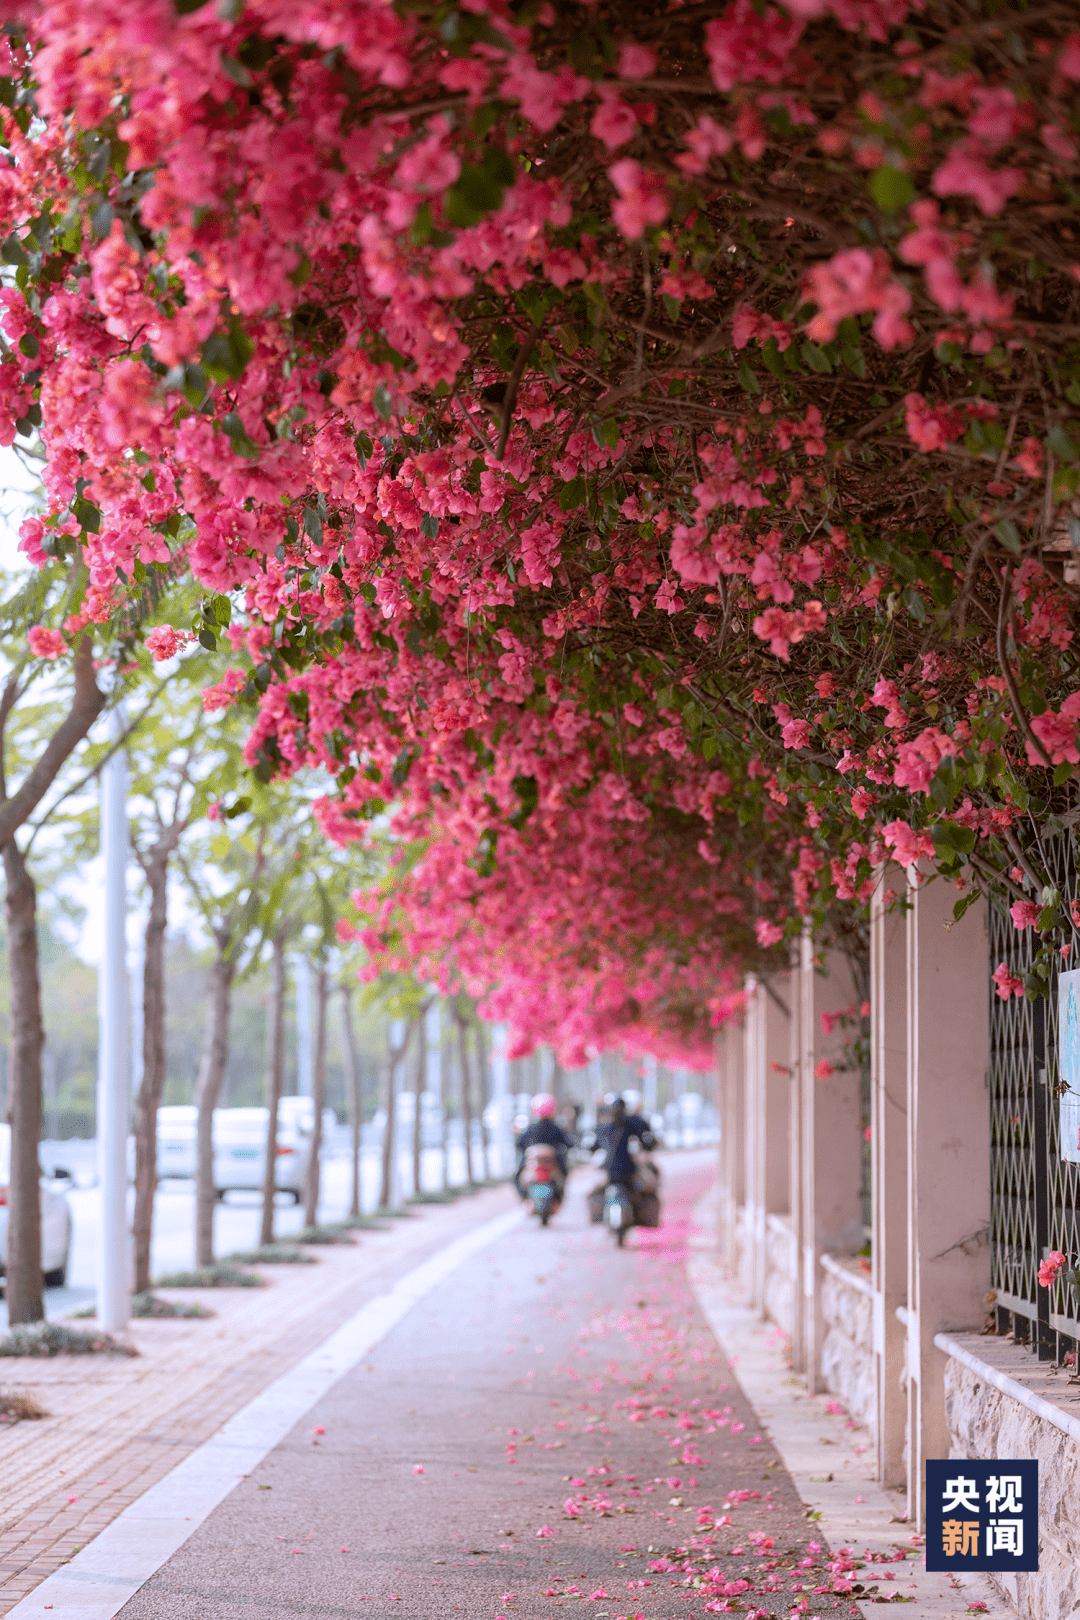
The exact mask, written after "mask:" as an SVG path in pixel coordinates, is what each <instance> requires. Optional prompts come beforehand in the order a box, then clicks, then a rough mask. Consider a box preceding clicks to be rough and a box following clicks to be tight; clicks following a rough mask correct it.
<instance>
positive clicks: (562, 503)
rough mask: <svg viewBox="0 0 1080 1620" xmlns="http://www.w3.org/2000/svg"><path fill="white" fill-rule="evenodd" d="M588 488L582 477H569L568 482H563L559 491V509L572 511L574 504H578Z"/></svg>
mask: <svg viewBox="0 0 1080 1620" xmlns="http://www.w3.org/2000/svg"><path fill="white" fill-rule="evenodd" d="M588 488H589V486H588V484H587V483H586V482H585V479H584V478H571V480H570V482H569V483H568V484H564V485H563V487H562V489H560V491H559V510H560V511H561V512H572V511H573V510H574V508H575V507H576V506H580V505H581V503H582V501H583V500H584V499H585V496H586V494H587V493H588Z"/></svg>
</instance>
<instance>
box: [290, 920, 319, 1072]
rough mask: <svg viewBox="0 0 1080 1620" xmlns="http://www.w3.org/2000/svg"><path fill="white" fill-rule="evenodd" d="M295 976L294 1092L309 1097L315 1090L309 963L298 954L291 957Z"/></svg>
mask: <svg viewBox="0 0 1080 1620" xmlns="http://www.w3.org/2000/svg"><path fill="white" fill-rule="evenodd" d="M293 971H294V972H295V974H296V1090H297V1094H298V1095H299V1096H301V1097H310V1096H312V1094H313V1093H314V1090H315V1081H314V1065H313V1062H312V1054H311V963H310V962H309V961H308V959H307V957H306V956H303V955H302V954H300V953H299V952H297V954H296V955H295V956H294V957H293Z"/></svg>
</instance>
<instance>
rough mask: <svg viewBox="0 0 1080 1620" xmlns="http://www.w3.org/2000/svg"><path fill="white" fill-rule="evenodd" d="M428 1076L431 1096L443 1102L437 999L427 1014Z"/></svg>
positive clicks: (440, 1036)
mask: <svg viewBox="0 0 1080 1620" xmlns="http://www.w3.org/2000/svg"><path fill="white" fill-rule="evenodd" d="M426 1024H427V1027H426V1030H425V1034H426V1035H427V1075H426V1078H425V1084H426V1085H427V1088H428V1090H429V1091H430V1092H431V1095H432V1096H433V1097H434V1098H436V1099H437V1101H438V1102H439V1103H440V1104H441V1102H442V1035H441V1034H440V1031H439V1000H438V997H436V998H435V999H434V1000H433V1001H432V1003H431V1006H430V1007H429V1008H428V1010H427V1014H426Z"/></svg>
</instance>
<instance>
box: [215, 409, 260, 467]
mask: <svg viewBox="0 0 1080 1620" xmlns="http://www.w3.org/2000/svg"><path fill="white" fill-rule="evenodd" d="M221 425H222V427H223V428H224V429H225V432H226V433H227V434H228V436H229V443H230V444H231V445H232V447H233V449H234V450H235V451H236V453H237V455H240V456H246V457H247V458H248V460H249V461H254V460H255V458H256V457H257V456H258V454H259V446H258V445H257V444H256V443H255V440H254V439H252V438H249V437H248V432H247V429H246V428H245V426H244V424H243V422H242V420H241V418H240V417H239V415H238V414H237V412H236V411H227V412H226V413H225V415H224V416H223V417H222V418H221Z"/></svg>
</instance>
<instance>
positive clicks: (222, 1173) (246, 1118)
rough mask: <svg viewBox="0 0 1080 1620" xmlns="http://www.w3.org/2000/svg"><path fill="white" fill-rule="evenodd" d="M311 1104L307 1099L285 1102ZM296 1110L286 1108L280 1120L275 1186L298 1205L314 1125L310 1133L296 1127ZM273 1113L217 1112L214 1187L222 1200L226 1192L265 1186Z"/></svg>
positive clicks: (256, 1110)
mask: <svg viewBox="0 0 1080 1620" xmlns="http://www.w3.org/2000/svg"><path fill="white" fill-rule="evenodd" d="M285 1100H286V1101H288V1102H290V1103H295V1102H297V1101H300V1102H304V1101H307V1103H308V1110H309V1112H310V1109H311V1103H310V1101H309V1100H308V1099H305V1098H288V1099H285ZM295 1116H296V1110H295V1109H290V1108H286V1109H285V1110H284V1112H282V1113H280V1114H279V1116H278V1132H277V1170H276V1173H275V1176H274V1185H275V1187H276V1188H277V1190H278V1191H279V1192H287V1193H292V1196H293V1202H294V1203H296V1204H298V1203H299V1202H300V1199H301V1197H302V1196H303V1190H304V1180H305V1178H306V1176H307V1167H308V1160H309V1159H310V1157H311V1125H310V1124H309V1125H308V1128H307V1130H303V1129H301V1128H299V1127H298V1126H297V1124H296V1119H295ZM269 1120H270V1111H269V1109H266V1108H218V1109H216V1110H215V1112H214V1187H215V1189H216V1190H217V1195H218V1197H219V1198H221V1197H223V1196H224V1194H225V1193H227V1192H233V1191H237V1192H239V1191H243V1190H246V1191H250V1190H252V1189H258V1188H260V1187H261V1186H262V1184H263V1166H264V1164H265V1158H266V1132H267V1127H268V1125H269Z"/></svg>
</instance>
